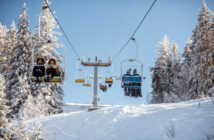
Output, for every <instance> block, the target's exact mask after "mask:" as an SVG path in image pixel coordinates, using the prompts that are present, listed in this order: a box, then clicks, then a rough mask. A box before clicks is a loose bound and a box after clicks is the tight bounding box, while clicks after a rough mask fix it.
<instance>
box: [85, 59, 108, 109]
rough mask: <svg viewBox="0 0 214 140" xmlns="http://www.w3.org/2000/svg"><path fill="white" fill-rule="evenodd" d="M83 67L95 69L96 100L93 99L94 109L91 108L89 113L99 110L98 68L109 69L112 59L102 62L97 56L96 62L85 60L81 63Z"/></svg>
mask: <svg viewBox="0 0 214 140" xmlns="http://www.w3.org/2000/svg"><path fill="white" fill-rule="evenodd" d="M81 65H83V66H90V67H94V98H93V107H89V108H88V111H94V110H97V109H99V107H98V106H97V99H98V98H97V81H98V67H108V66H111V61H110V57H109V59H108V62H102V61H100V60H99V61H98V60H97V56H96V57H95V61H94V62H90V61H88V62H85V61H84V59H83V60H82V61H81Z"/></svg>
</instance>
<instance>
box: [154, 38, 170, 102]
mask: <svg viewBox="0 0 214 140" xmlns="http://www.w3.org/2000/svg"><path fill="white" fill-rule="evenodd" d="M159 45H160V49H159V52H158V58H157V59H156V61H155V66H154V67H152V68H151V71H152V72H153V73H152V88H153V90H152V101H151V102H152V103H162V102H173V100H172V99H170V98H169V97H170V96H172V95H173V96H174V94H173V62H172V58H171V57H172V56H171V53H170V50H169V45H170V42H169V39H168V37H167V36H166V35H165V36H164V37H163V40H162V41H161V42H160V43H159Z"/></svg>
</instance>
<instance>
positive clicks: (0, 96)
mask: <svg viewBox="0 0 214 140" xmlns="http://www.w3.org/2000/svg"><path fill="white" fill-rule="evenodd" d="M4 83H5V80H4V78H3V76H2V75H1V74H0V103H1V104H0V139H2V140H9V139H10V137H11V130H10V129H9V125H8V119H7V118H6V116H7V113H8V107H7V106H6V99H5V94H4V90H5V87H4Z"/></svg>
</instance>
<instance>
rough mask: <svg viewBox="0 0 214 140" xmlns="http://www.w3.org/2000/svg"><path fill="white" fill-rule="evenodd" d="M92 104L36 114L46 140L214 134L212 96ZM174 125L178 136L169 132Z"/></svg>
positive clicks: (158, 139)
mask: <svg viewBox="0 0 214 140" xmlns="http://www.w3.org/2000/svg"><path fill="white" fill-rule="evenodd" d="M88 106H89V105H81V104H72V103H69V104H67V105H66V106H64V111H65V112H64V113H62V114H57V115H52V116H46V117H41V118H35V119H33V120H30V121H29V122H34V121H38V120H39V122H40V123H41V124H42V134H43V137H44V139H45V140H143V139H145V140H168V139H173V140H202V139H205V138H206V135H210V134H213V135H214V103H213V102H212V100H211V99H208V98H207V99H203V100H201V104H200V107H199V105H198V101H197V100H192V101H187V102H180V103H168V104H149V105H129V106H128V105H127V106H120V105H117V106H105V107H103V108H102V109H99V110H96V111H93V112H88V111H87V108H88ZM171 124H173V125H174V130H175V137H170V136H167V134H168V133H167V132H168V131H167V129H169V128H170V125H171Z"/></svg>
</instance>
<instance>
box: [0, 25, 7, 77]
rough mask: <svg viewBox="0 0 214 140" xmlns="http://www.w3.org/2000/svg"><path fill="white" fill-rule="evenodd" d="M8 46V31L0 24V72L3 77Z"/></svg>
mask: <svg viewBox="0 0 214 140" xmlns="http://www.w3.org/2000/svg"><path fill="white" fill-rule="evenodd" d="M8 44H9V40H8V29H7V28H6V26H3V25H1V24H0V72H1V73H2V74H3V76H4V77H5V73H6V70H7V68H8V65H7V60H8V54H9V53H8V52H9V49H8Z"/></svg>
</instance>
